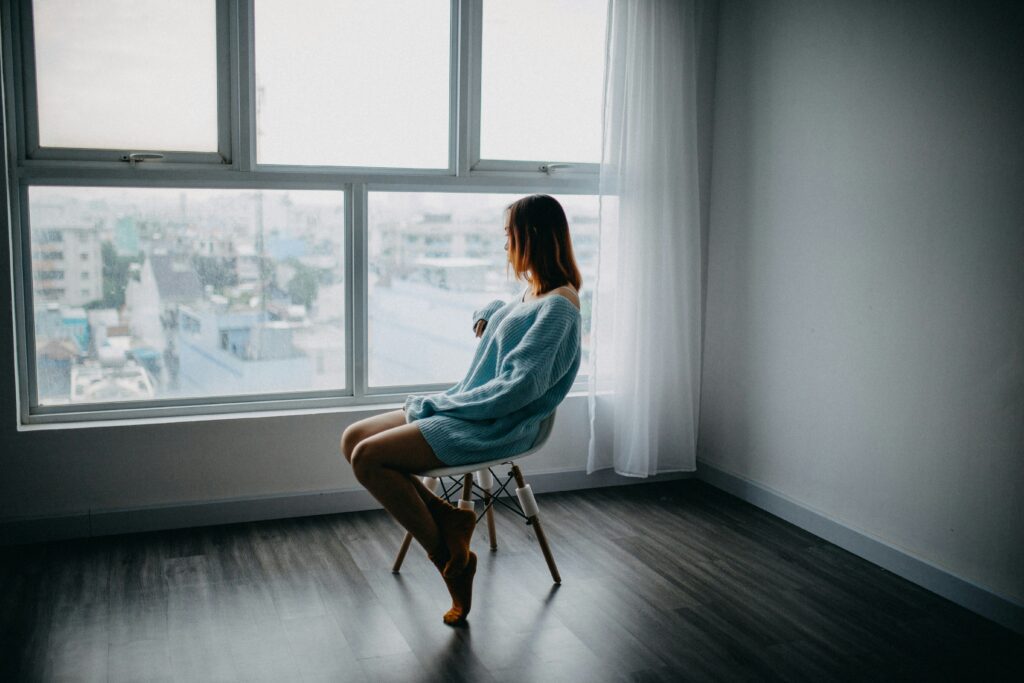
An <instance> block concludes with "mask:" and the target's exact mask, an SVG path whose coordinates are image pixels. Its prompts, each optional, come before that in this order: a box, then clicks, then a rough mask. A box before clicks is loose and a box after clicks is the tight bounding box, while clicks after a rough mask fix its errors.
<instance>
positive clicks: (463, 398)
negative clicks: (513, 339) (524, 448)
mask: <svg viewBox="0 0 1024 683" xmlns="http://www.w3.org/2000/svg"><path fill="white" fill-rule="evenodd" d="M578 320H579V314H578V312H577V311H576V310H575V308H574V307H573V306H572V304H571V303H569V302H568V301H566V302H564V303H562V304H555V305H550V306H544V307H543V308H542V310H541V311H540V312H539V313H538V316H537V318H536V319H535V320H534V321H533V322H532V324H531V325H530V328H529V329H528V330H527V331H526V333H525V334H524V335H523V337H522V339H521V340H520V341H519V343H518V344H516V346H515V348H513V349H511V350H509V352H508V354H507V355H506V356H505V358H504V359H502V361H501V365H500V367H499V368H498V372H497V374H496V376H495V377H494V378H492V379H490V380H488V381H487V382H485V383H483V384H481V385H480V386H478V387H476V388H474V389H470V390H468V391H464V392H460V393H458V394H454V395H452V394H448V393H447V392H446V393H442V394H429V395H426V396H413V397H410V398H409V400H408V401H407V403H406V407H407V408H408V409H409V411H410V414H414V413H415V414H416V415H417V419H421V418H424V417H429V416H430V415H434V414H439V413H443V414H445V415H450V416H452V417H459V418H462V419H466V420H488V419H494V418H498V417H502V416H504V415H508V414H509V413H513V412H515V411H517V410H520V409H521V408H524V407H525V406H527V405H529V404H530V403H532V402H533V401H535V400H537V399H538V398H540V397H541V396H543V395H544V394H545V393H546V392H547V391H548V389H549V388H551V387H552V386H553V385H554V384H555V383H556V382H557V381H558V380H559V379H561V377H562V376H563V375H564V374H565V373H566V372H567V371H568V370H569V368H570V367H571V366H572V362H573V360H574V359H575V356H576V354H577V353H579V325H578Z"/></svg>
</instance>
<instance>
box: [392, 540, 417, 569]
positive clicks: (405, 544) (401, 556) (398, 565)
mask: <svg viewBox="0 0 1024 683" xmlns="http://www.w3.org/2000/svg"><path fill="white" fill-rule="evenodd" d="M411 543H412V534H410V533H409V532H408V531H406V532H405V540H403V541H402V547H401V548H399V549H398V557H396V558H395V565H394V566H393V567H391V573H392V574H397V573H398V572H399V571H401V569H402V563H403V562H405V554H406V553H407V552H409V544H411Z"/></svg>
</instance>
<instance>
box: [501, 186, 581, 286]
mask: <svg viewBox="0 0 1024 683" xmlns="http://www.w3.org/2000/svg"><path fill="white" fill-rule="evenodd" d="M508 261H509V265H510V266H511V267H512V269H513V270H514V271H515V274H516V279H517V280H518V279H524V280H526V281H527V282H528V283H529V284H530V286H531V287H532V288H533V293H534V294H541V293H543V292H550V291H551V290H552V289H556V288H558V287H561V286H563V285H572V286H573V287H575V288H576V290H577V291H579V288H580V286H581V285H582V284H583V278H582V277H580V269H579V267H578V266H577V265H576V257H575V256H573V253H572V239H571V238H570V237H569V221H568V220H566V218H565V211H564V210H563V209H562V205H561V204H559V203H558V201H557V200H556V199H555V198H554V197H549V196H548V195H546V194H532V195H530V196H529V197H523V198H522V199H520V200H518V201H515V202H513V203H512V204H510V205H509V207H508Z"/></svg>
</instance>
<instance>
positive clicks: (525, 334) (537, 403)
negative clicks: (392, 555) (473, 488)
mask: <svg viewBox="0 0 1024 683" xmlns="http://www.w3.org/2000/svg"><path fill="white" fill-rule="evenodd" d="M505 235H506V242H505V250H506V251H507V252H508V262H509V266H510V267H511V268H512V270H513V271H514V272H515V276H516V279H525V280H526V282H527V285H528V286H527V288H526V290H525V291H524V293H523V296H522V297H521V298H520V299H519V300H517V301H512V302H509V303H505V302H503V301H500V300H496V301H492V302H491V303H490V304H488V305H487V306H486V307H484V308H483V309H481V310H480V311H477V312H476V313H474V314H473V330H474V332H475V333H476V336H477V337H480V338H481V339H480V342H479V344H478V345H477V348H476V352H475V353H474V355H473V361H472V363H471V365H470V368H469V372H467V373H466V376H465V377H464V378H463V380H462V381H461V382H459V383H458V384H456V385H455V386H453V387H452V388H450V389H448V390H447V391H444V392H441V393H435V394H424V395H419V396H417V395H413V396H409V397H408V398H407V399H406V401H405V408H404V409H403V410H395V411H393V412H389V413H385V414H383V415H377V416H375V417H370V418H367V419H365V420H360V421H359V422H356V423H355V424H353V425H352V426H350V427H349V428H348V429H346V430H345V433H344V435H343V436H342V437H341V452H342V454H343V455H344V456H345V459H346V460H348V461H349V462H350V463H351V464H352V471H353V472H354V473H355V475H356V479H358V480H359V482H360V483H361V484H362V485H363V486H365V487H366V489H367V490H368V491H369V492H370V493H371V494H373V496H374V497H375V498H376V499H377V500H378V501H380V503H381V505H383V506H384V508H385V509H386V510H387V511H388V512H390V513H391V514H392V515H393V516H394V518H395V519H396V520H398V522H399V523H400V524H401V525H402V526H404V527H405V528H406V529H407V530H408V531H409V532H410V533H411V534H412V535H413V537H414V538H415V539H416V540H417V541H419V542H420V544H421V545H422V546H423V547H424V548H425V549H426V551H427V555H428V556H429V557H430V560H431V561H432V562H433V563H434V565H435V566H436V567H437V569H438V571H440V572H441V576H442V577H443V578H444V581H445V584H446V585H447V587H448V592H449V593H451V597H452V608H451V609H450V610H448V612H447V613H445V615H444V622H445V623H446V624H450V625H456V624H461V623H463V622H464V621H465V619H466V616H467V615H468V614H469V608H470V602H471V599H472V593H473V576H474V574H475V573H476V554H475V553H473V552H470V550H469V541H470V537H471V536H472V535H473V528H474V526H475V525H476V515H475V513H474V512H473V511H472V510H460V509H459V508H457V507H454V506H452V505H450V504H449V503H448V502H446V501H445V500H442V499H441V498H439V497H438V496H436V495H434V494H433V493H432V492H430V491H428V490H427V488H426V487H425V486H424V485H423V483H422V482H421V481H420V479H419V477H417V476H415V475H416V474H417V473H418V472H423V471H426V470H430V469H434V468H440V467H452V466H457V465H468V464H473V463H477V462H486V461H488V460H496V459H498V458H503V457H511V456H514V455H516V454H518V453H522V452H524V451H526V450H528V449H529V448H530V446H531V445H533V442H534V439H535V438H536V437H537V432H538V429H539V424H540V422H541V421H542V420H543V419H544V418H545V417H547V416H548V415H550V414H551V413H552V412H553V411H554V410H555V408H556V407H557V406H558V404H559V403H560V402H561V401H562V399H563V398H565V395H566V394H567V393H568V392H569V388H570V387H571V386H572V384H573V381H575V379H576V372H577V371H578V370H579V366H580V312H579V295H578V291H579V288H580V284H581V278H580V272H579V268H577V266H576V259H575V257H574V256H573V250H572V241H571V239H570V237H569V224H568V221H567V220H566V218H565V212H564V211H563V210H562V206H561V205H560V204H559V203H558V202H557V201H556V200H555V199H553V198H552V197H549V196H547V195H532V196H529V197H524V198H522V199H520V200H518V201H516V202H515V203H513V204H512V205H511V206H509V207H508V210H507V211H506V221H505Z"/></svg>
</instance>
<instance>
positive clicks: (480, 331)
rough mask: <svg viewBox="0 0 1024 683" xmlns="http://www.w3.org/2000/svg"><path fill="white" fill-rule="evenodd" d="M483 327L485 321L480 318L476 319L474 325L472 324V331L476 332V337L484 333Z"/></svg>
mask: <svg viewBox="0 0 1024 683" xmlns="http://www.w3.org/2000/svg"><path fill="white" fill-rule="evenodd" d="M485 327H487V321H486V320H484V319H483V318H481V319H480V320H477V321H476V325H473V332H474V333H476V336H477V337H481V336H483V334H484V328H485Z"/></svg>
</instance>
